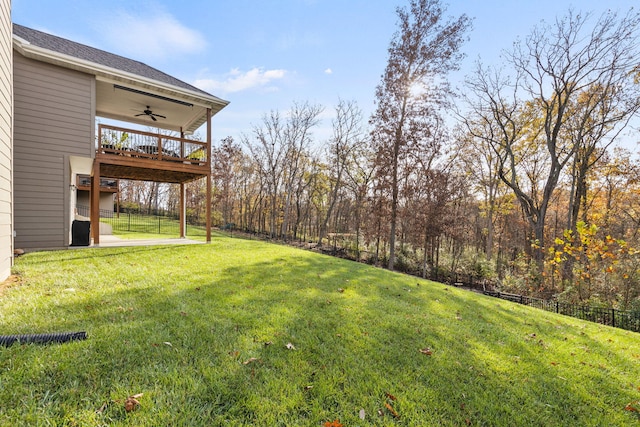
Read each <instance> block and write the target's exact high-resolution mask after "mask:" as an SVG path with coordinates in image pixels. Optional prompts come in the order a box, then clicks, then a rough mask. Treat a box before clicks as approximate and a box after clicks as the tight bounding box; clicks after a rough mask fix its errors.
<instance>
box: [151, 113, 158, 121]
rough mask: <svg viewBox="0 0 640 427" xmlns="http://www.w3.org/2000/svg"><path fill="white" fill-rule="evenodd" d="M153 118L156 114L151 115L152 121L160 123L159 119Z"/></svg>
mask: <svg viewBox="0 0 640 427" xmlns="http://www.w3.org/2000/svg"><path fill="white" fill-rule="evenodd" d="M153 116H155V114H149V117H151V120H153V121H154V122H157V121H158V119H156V118H155V117H153Z"/></svg>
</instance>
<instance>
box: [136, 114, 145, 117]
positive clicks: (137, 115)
mask: <svg viewBox="0 0 640 427" xmlns="http://www.w3.org/2000/svg"><path fill="white" fill-rule="evenodd" d="M140 116H146V114H145V113H140V114H136V115H135V116H133V117H140Z"/></svg>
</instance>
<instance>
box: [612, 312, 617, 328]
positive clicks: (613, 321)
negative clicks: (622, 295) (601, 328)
mask: <svg viewBox="0 0 640 427" xmlns="http://www.w3.org/2000/svg"><path fill="white" fill-rule="evenodd" d="M611 326H613V327H614V328H615V327H616V309H615V308H612V309H611Z"/></svg>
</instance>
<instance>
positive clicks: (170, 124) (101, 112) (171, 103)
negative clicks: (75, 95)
mask: <svg viewBox="0 0 640 427" xmlns="http://www.w3.org/2000/svg"><path fill="white" fill-rule="evenodd" d="M176 95H177V94H171V93H167V92H160V91H157V90H153V89H152V88H149V87H145V86H142V87H141V86H136V85H132V84H124V83H114V82H113V81H103V80H97V81H96V116H99V117H105V118H108V119H113V120H119V121H124V122H128V123H135V124H138V125H143V126H152V127H158V128H162V129H168V130H173V131H176V132H180V131H181V130H182V131H184V132H185V133H187V134H188V133H192V132H193V131H194V130H196V129H197V128H198V127H200V126H201V125H202V124H204V123H205V122H206V117H207V107H206V106H203V105H202V104H201V103H200V104H199V103H197V100H196V99H193V98H191V97H188V96H187V97H185V96H179V97H178V96H176ZM147 107H148V109H149V110H151V111H152V112H153V113H154V114H158V115H160V116H164V118H163V117H157V118H156V121H154V120H153V119H152V118H151V117H150V116H148V115H146V114H143V112H144V110H146V109H147ZM212 112H213V113H214V114H215V112H216V111H215V110H212ZM137 114H143V115H141V116H137V117H136V115H137Z"/></svg>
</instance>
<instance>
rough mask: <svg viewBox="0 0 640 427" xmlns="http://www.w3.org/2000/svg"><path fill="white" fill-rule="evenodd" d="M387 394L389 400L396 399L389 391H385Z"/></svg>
mask: <svg viewBox="0 0 640 427" xmlns="http://www.w3.org/2000/svg"><path fill="white" fill-rule="evenodd" d="M385 394H386V395H387V397H388V398H389V399H391V400H398V399H397V398H396V397H395V396H394V395H393V394H391V393H385Z"/></svg>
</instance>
